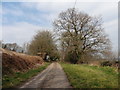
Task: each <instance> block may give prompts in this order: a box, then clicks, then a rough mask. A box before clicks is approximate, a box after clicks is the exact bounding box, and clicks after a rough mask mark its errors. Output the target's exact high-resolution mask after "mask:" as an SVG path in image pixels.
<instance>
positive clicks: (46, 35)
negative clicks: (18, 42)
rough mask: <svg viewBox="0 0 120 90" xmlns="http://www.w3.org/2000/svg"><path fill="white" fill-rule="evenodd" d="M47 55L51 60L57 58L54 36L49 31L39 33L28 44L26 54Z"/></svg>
mask: <svg viewBox="0 0 120 90" xmlns="http://www.w3.org/2000/svg"><path fill="white" fill-rule="evenodd" d="M39 52H41V53H47V54H48V55H50V57H51V58H56V56H58V50H57V46H56V44H55V40H54V36H53V34H52V33H51V32H50V31H39V32H37V34H36V35H35V36H34V38H33V40H32V41H31V43H30V44H29V48H28V53H29V54H32V55H36V54H37V53H39Z"/></svg>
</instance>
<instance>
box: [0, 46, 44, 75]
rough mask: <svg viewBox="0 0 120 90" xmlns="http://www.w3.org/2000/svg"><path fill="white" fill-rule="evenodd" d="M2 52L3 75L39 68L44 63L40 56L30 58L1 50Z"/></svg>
mask: <svg viewBox="0 0 120 90" xmlns="http://www.w3.org/2000/svg"><path fill="white" fill-rule="evenodd" d="M0 51H2V74H3V75H5V74H7V75H8V74H12V73H13V72H24V71H27V70H28V69H31V68H35V67H38V66H40V65H42V64H43V63H44V61H43V59H42V58H41V57H39V56H30V55H26V54H22V53H16V52H13V51H9V50H5V49H2V48H0Z"/></svg>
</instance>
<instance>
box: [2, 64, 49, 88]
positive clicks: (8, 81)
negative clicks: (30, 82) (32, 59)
mask: <svg viewBox="0 0 120 90" xmlns="http://www.w3.org/2000/svg"><path fill="white" fill-rule="evenodd" d="M49 64H50V63H45V64H44V65H42V66H40V67H39V68H34V69H30V70H29V71H27V72H17V73H14V74H13V75H5V76H3V77H2V88H11V87H15V86H17V85H19V84H21V83H22V82H24V81H26V80H27V79H29V78H31V77H33V76H35V75H37V74H38V73H40V72H41V71H43V70H44V69H45V68H47V66H48V65H49Z"/></svg>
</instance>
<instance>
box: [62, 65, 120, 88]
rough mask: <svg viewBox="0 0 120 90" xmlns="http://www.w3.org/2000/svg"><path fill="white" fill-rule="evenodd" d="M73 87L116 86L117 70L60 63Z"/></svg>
mask: <svg viewBox="0 0 120 90" xmlns="http://www.w3.org/2000/svg"><path fill="white" fill-rule="evenodd" d="M61 65H62V67H63V69H64V71H65V73H66V74H67V76H68V79H69V81H70V83H71V85H72V86H73V87H74V88H118V72H117V70H116V68H112V67H98V66H89V65H77V64H65V63H61Z"/></svg>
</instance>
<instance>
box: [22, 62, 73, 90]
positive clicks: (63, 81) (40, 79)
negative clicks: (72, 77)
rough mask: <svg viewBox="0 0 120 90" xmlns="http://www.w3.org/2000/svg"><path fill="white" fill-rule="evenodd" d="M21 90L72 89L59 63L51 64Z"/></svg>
mask: <svg viewBox="0 0 120 90" xmlns="http://www.w3.org/2000/svg"><path fill="white" fill-rule="evenodd" d="M20 88H72V87H71V86H70V83H69V81H68V79H67V76H66V75H65V73H64V71H63V69H62V67H61V66H60V64H59V63H57V62H54V63H52V64H50V65H49V66H48V67H47V68H46V69H45V70H44V71H43V72H41V73H40V74H38V75H37V76H35V77H34V78H33V79H32V80H30V81H29V82H26V83H25V84H24V85H22V86H21V87H20Z"/></svg>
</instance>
